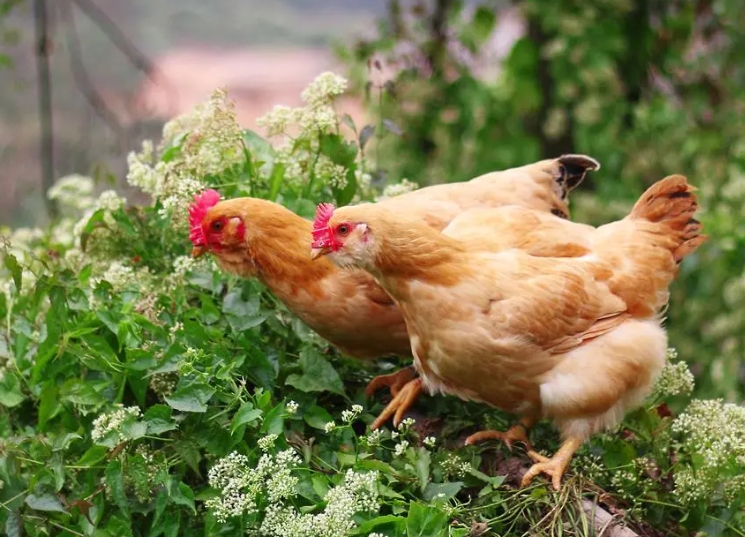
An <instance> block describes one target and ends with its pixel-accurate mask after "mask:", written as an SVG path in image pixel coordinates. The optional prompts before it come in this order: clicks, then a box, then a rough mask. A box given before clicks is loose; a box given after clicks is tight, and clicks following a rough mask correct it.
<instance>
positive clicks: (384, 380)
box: [365, 366, 416, 397]
mask: <svg viewBox="0 0 745 537" xmlns="http://www.w3.org/2000/svg"><path fill="white" fill-rule="evenodd" d="M414 377H416V371H414V368H413V367H411V366H409V367H405V368H403V369H401V370H399V371H396V372H395V373H390V374H388V375H378V376H377V377H375V378H374V379H372V380H371V381H370V383H369V384H368V385H367V388H365V395H366V396H367V397H372V396H373V395H374V394H375V392H377V391H379V390H380V389H381V388H384V387H386V386H388V389H390V390H391V395H392V396H393V397H395V396H396V395H398V392H399V391H401V388H403V387H404V386H405V385H406V384H407V383H408V382H409V381H410V380H413V379H414Z"/></svg>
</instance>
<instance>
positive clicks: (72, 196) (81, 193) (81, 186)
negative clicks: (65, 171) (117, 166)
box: [47, 174, 93, 211]
mask: <svg viewBox="0 0 745 537" xmlns="http://www.w3.org/2000/svg"><path fill="white" fill-rule="evenodd" d="M92 195H93V179H91V178H90V177H87V176H84V175H79V174H73V175H67V176H65V177H62V178H61V179H57V181H56V182H55V183H54V185H52V187H51V188H50V189H49V191H48V192H47V197H48V198H49V199H50V200H54V201H56V202H57V203H59V204H60V205H62V206H64V207H68V208H71V209H74V210H76V211H84V210H86V209H88V208H90V207H91V205H93V197H92Z"/></svg>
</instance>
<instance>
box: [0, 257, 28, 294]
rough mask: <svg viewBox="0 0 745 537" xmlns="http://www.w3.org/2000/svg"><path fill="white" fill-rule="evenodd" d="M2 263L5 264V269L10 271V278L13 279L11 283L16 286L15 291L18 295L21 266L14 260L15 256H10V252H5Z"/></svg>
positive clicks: (21, 273)
mask: <svg viewBox="0 0 745 537" xmlns="http://www.w3.org/2000/svg"><path fill="white" fill-rule="evenodd" d="M3 263H4V264H5V268H7V269H8V270H9V271H10V276H11V277H12V278H13V283H15V284H16V291H17V292H19V293H20V292H21V283H22V277H23V270H22V269H21V265H20V264H19V263H18V259H16V256H14V255H13V254H11V253H10V252H5V254H4V256H3Z"/></svg>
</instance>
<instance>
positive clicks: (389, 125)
mask: <svg viewBox="0 0 745 537" xmlns="http://www.w3.org/2000/svg"><path fill="white" fill-rule="evenodd" d="M383 127H385V130H387V131H388V132H392V133H393V134H395V135H397V136H401V135H402V134H403V133H404V131H402V130H401V127H399V126H398V125H396V124H395V123H394V122H393V121H391V120H390V119H384V120H383Z"/></svg>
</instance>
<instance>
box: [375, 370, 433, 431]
mask: <svg viewBox="0 0 745 537" xmlns="http://www.w3.org/2000/svg"><path fill="white" fill-rule="evenodd" d="M421 391H422V379H420V378H417V379H414V380H410V381H408V382H407V383H406V384H404V385H403V387H402V388H401V389H400V390H398V393H397V394H396V395H395V396H394V397H393V400H392V401H391V402H390V403H388V406H387V407H385V408H384V409H383V412H381V413H380V415H379V416H378V417H377V418H375V421H374V422H372V424H371V425H370V429H371V430H373V431H374V430H375V429H377V428H378V427H380V426H381V425H383V424H384V423H385V422H386V421H388V419H389V418H390V417H391V416H393V425H394V426H395V427H398V424H399V423H401V421H402V420H403V418H404V414H405V413H406V411H407V410H408V409H409V407H411V405H412V404H413V403H414V401H416V399H417V397H419V394H420V393H421Z"/></svg>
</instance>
